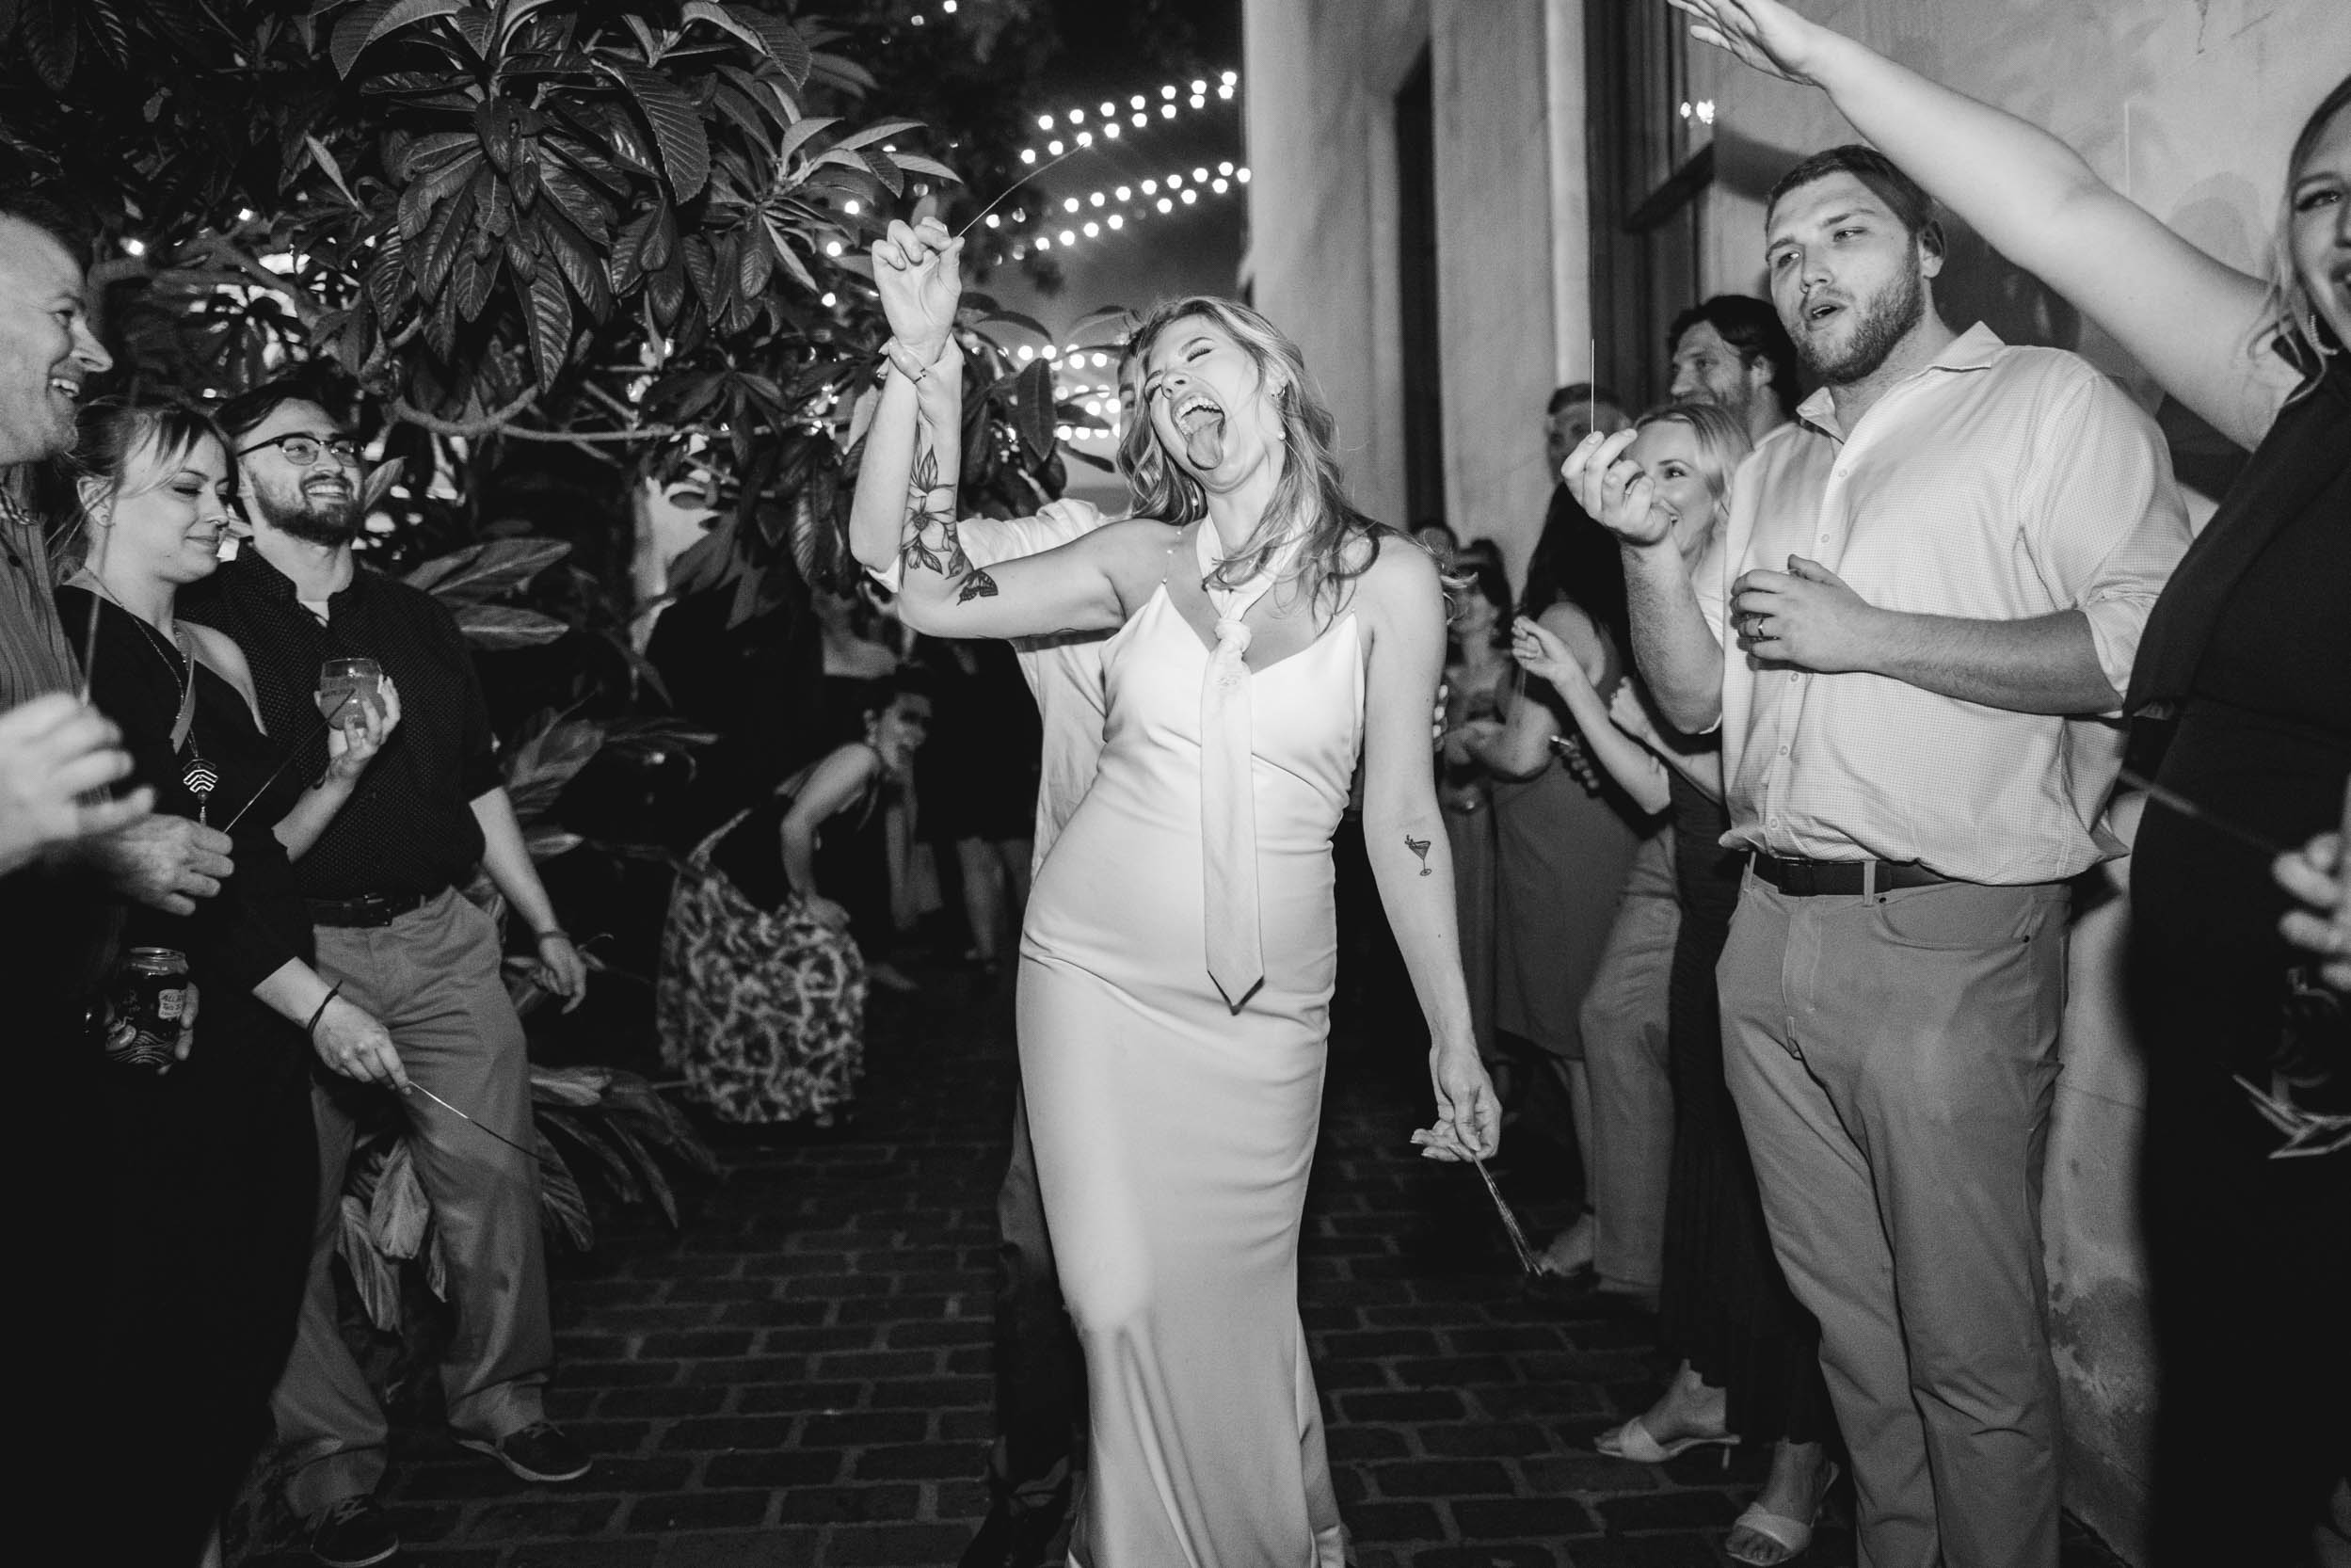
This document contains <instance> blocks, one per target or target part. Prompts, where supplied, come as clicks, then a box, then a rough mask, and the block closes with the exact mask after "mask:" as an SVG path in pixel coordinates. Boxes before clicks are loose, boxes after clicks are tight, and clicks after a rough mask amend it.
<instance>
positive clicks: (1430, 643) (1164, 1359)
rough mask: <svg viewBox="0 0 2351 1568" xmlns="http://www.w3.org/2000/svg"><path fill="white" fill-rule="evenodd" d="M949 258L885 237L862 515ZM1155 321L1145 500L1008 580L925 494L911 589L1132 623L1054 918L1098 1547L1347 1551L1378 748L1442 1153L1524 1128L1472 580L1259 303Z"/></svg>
mask: <svg viewBox="0 0 2351 1568" xmlns="http://www.w3.org/2000/svg"><path fill="white" fill-rule="evenodd" d="M943 250H944V251H945V252H946V253H947V254H948V255H952V248H949V247H948V245H947V241H946V236H945V233H944V232H943V231H939V232H936V235H935V237H933V235H932V233H931V232H929V231H926V232H925V234H924V235H917V234H916V233H915V232H913V231H910V230H907V229H905V228H904V226H903V225H892V227H891V230H890V236H889V238H888V240H887V241H885V242H884V244H882V245H881V246H879V247H877V248H876V251H875V274H876V278H877V280H879V282H880V285H881V288H882V290H883V296H884V301H885V305H886V308H888V309H889V311H890V314H891V319H892V323H893V325H894V326H896V327H897V328H898V329H899V331H900V332H901V334H902V340H901V342H899V343H898V344H893V352H892V363H893V365H895V367H896V369H895V371H894V372H893V374H892V376H891V378H890V379H889V380H888V382H887V383H886V385H885V388H884V392H883V396H882V404H881V408H880V409H879V411H878V412H877V414H876V416H875V422H874V428H873V432H872V435H871V436H869V438H868V440H869V445H868V449H867V454H866V459H865V468H864V471H863V472H861V473H860V475H859V481H858V483H859V491H860V503H861V504H865V503H868V502H872V503H875V504H884V505H888V506H890V507H893V508H896V507H900V506H903V505H904V496H905V493H906V491H905V486H906V477H907V474H908V473H909V472H910V470H911V467H912V463H913V455H914V446H915V439H916V431H915V428H914V426H915V401H916V400H915V395H914V392H915V389H914V385H913V379H914V378H919V377H920V376H927V375H929V374H933V367H932V365H931V364H929V363H921V362H911V361H913V360H915V358H916V357H915V356H912V355H910V354H908V353H907V351H906V349H905V346H904V338H905V337H908V336H911V337H914V338H916V339H918V340H919V341H922V342H925V343H927V344H938V343H941V342H943V341H944V340H945V338H946V335H947V328H949V327H951V326H952V321H953V315H952V309H953V304H954V298H953V290H952V287H934V286H933V284H934V283H935V282H936V281H938V274H937V269H938V268H939V266H940V265H941V264H942V251H943ZM1128 348H1129V352H1128V357H1127V360H1126V368H1125V371H1124V378H1125V379H1126V380H1127V382H1128V387H1127V392H1128V402H1127V404H1126V408H1127V409H1128V415H1127V418H1128V424H1127V426H1126V431H1125V438H1124V440H1123V443H1122V448H1121V461H1122V466H1123V468H1124V469H1125V471H1126V472H1127V474H1128V479H1129V482H1130V484H1132V486H1133V487H1134V489H1135V492H1136V495H1137V497H1138V505H1137V508H1136V510H1137V514H1138V517H1137V519H1136V520H1131V521H1128V522H1120V523H1112V524H1111V525H1109V526H1108V527H1105V528H1103V529H1101V530H1099V531H1098V532H1096V533H1094V534H1091V535H1089V536H1086V537H1085V538H1083V539H1080V540H1079V541H1078V542H1076V543H1073V544H1069V545H1065V546H1064V547H1062V548H1061V549H1059V550H1055V551H1050V552H1047V553H1045V554H1041V555H1035V556H1031V557H1029V558H1027V559H1024V560H1017V561H1009V562H1004V563H1001V564H999V565H996V566H992V567H990V568H986V569H985V570H981V569H979V568H974V567H973V566H972V565H971V564H970V562H969V561H968V558H967V557H965V555H964V553H963V552H962V550H961V548H960V546H959V544H958V543H957V540H956V537H955V534H954V529H953V525H952V512H950V513H948V514H947V515H946V516H945V517H944V518H939V517H933V516H928V515H918V517H917V518H916V520H915V521H916V525H917V526H916V529H915V531H914V533H913V535H912V536H911V538H910V539H909V541H908V544H907V548H906V552H905V560H906V564H907V570H906V572H905V577H904V592H903V594H902V596H901V600H900V603H901V607H902V613H903V614H904V616H905V618H906V620H907V622H908V624H910V625H912V626H915V627H916V628H918V629H920V630H923V631H927V632H933V633H935V634H937V635H943V636H957V637H969V636H992V637H1018V636H1032V635H1037V634H1041V633H1050V632H1058V631H1063V630H1070V631H1087V630H1107V631H1112V632H1114V633H1115V634H1114V635H1113V636H1112V638H1111V639H1110V641H1109V642H1108V643H1107V644H1106V645H1105V650H1104V654H1103V668H1104V678H1105V682H1106V695H1107V696H1108V703H1109V706H1108V712H1107V720H1106V731H1105V736H1104V742H1103V750H1102V758H1101V766H1100V770H1099V772H1098V773H1097V774H1096V777H1095V781H1094V785H1093V788H1092V789H1091V790H1090V791H1089V792H1088V793H1087V795H1086V798H1085V800H1084V802H1083V804H1081V805H1080V807H1079V808H1078V810H1077V812H1076V814H1075V815H1074V816H1073V817H1072V818H1071V819H1070V822H1069V824H1068V826H1067V828H1066V829H1065V830H1064V832H1063V834H1062V836H1061V838H1060V839H1059V840H1057V841H1056V843H1055V844H1054V847H1053V850H1052V852H1051V854H1049V855H1048V856H1047V857H1046V860H1045V864H1044V867H1043V869H1042V871H1041V872H1039V874H1038V877H1037V883H1036V888H1035V890H1034V892H1033V894H1032V897H1031V900H1030V904H1029V914H1028V920H1027V924H1026V927H1025V929H1024V931H1023V933H1022V938H1021V972H1020V981H1019V1015H1020V1023H1019V1035H1020V1050H1021V1077H1022V1081H1023V1083H1024V1085H1025V1088H1026V1091H1027V1095H1028V1109H1029V1126H1030V1130H1031V1132H1032V1136H1033V1138H1034V1142H1035V1148H1036V1161H1037V1173H1038V1176H1039V1178H1040V1180H1041V1182H1042V1185H1043V1188H1044V1194H1045V1207H1046V1212H1047V1215H1048V1220H1049V1222H1050V1224H1051V1227H1052V1234H1053V1245H1054V1251H1055V1254H1056V1256H1057V1258H1058V1260H1059V1264H1060V1270H1061V1275H1062V1284H1063V1288H1064V1290H1065V1291H1066V1293H1067V1296H1068V1300H1069V1306H1070V1311H1071V1315H1072V1317H1073V1319H1074V1320H1075V1321H1076V1323H1077V1327H1078V1332H1079V1337H1080V1342H1081V1343H1082V1345H1083V1347H1084V1351H1085V1357H1086V1371H1087V1384H1088V1390H1089V1400H1090V1411H1089V1416H1090V1419H1089V1439H1090V1444H1091V1452H1090V1458H1089V1463H1088V1467H1087V1472H1086V1480H1085V1489H1086V1490H1085V1496H1084V1500H1083V1502H1082V1505H1081V1511H1080V1522H1079V1525H1078V1530H1077V1535H1076V1537H1075V1539H1074V1540H1073V1542H1072V1545H1071V1552H1072V1556H1073V1560H1081V1561H1090V1562H1096V1563H1100V1564H1104V1565H1105V1568H1128V1565H1137V1568H1140V1565H1145V1564H1150V1565H1158V1564H1169V1563H1179V1562H1200V1563H1210V1562H1214V1563H1244V1562H1247V1563H1261V1562H1285V1563H1307V1562H1314V1563H1321V1564H1326V1565H1333V1568H1335V1565H1336V1564H1338V1563H1340V1562H1341V1561H1343V1560H1344V1553H1345V1540H1344V1532H1343V1530H1342V1528H1341V1526H1340V1523H1339V1517H1338V1509H1337V1503H1336V1498H1335V1494H1334V1491H1333V1487H1332V1483H1331V1475H1330V1466H1329V1461H1328V1458H1327V1456H1326V1454H1325V1452H1324V1447H1323V1440H1322V1432H1321V1420H1320V1413H1319V1405H1318V1402H1317V1397H1316V1394H1315V1388H1314V1378H1313V1375H1312V1373H1311V1371H1310V1370H1309V1368H1308V1367H1307V1362H1306V1346H1305V1336H1304V1333H1303V1328H1302V1326H1301V1324H1300V1321H1299V1316H1298V1236H1299V1229H1300V1226H1301V1224H1302V1223H1303V1205H1304V1198H1305V1185H1306V1176H1307V1171H1308V1169H1309V1167H1310V1166H1311V1164H1312V1161H1313V1152H1314V1143H1315V1133H1316V1128H1317V1121H1318V1117H1319V1104H1320V1096H1321V1087H1322V1076H1323V1064H1324V1057H1325V1047H1326V1044H1327V1031H1328V1022H1329V1008H1330V999H1331V986H1332V979H1333V971H1334V967H1335V958H1336V952H1337V936H1336V928H1335V910H1334V904H1333V897H1332V859H1331V838H1332V834H1333V832H1334V830H1335V828H1336V827H1337V825H1338V821H1339V815H1340V813H1341V811H1342V810H1344V809H1345V808H1346V806H1347V800H1348V793H1349V784H1350V781H1351V777H1352V776H1353V774H1354V772H1355V765H1356V761H1357V760H1358V758H1359V757H1360V758H1361V759H1362V760H1363V764H1364V768H1365V770H1366V783H1365V801H1364V824H1365V837H1366V840H1367V843H1368V846H1369V854H1370V856H1371V861H1372V869H1373V872H1374V873H1375V875H1376V876H1377V878H1378V880H1379V886H1380V890H1381V895H1382V901H1383V904H1384V905H1385V906H1386V910H1387V914H1388V920H1389V923H1390V925H1391V926H1392V927H1393V929H1394V931H1395V933H1396V936H1397V941H1398V945H1399V948H1400V949H1401V951H1402V952H1403V955H1404V961H1405V964H1406V967H1407V968H1408V969H1409V970H1410V971H1411V974H1412V978H1413V981H1414V984H1415V989H1416V991H1417V992H1418V994H1419V996H1420V999H1421V1002H1422V1007H1423V1010H1424V1012H1425V1013H1426V1015H1427V1016H1428V1019H1429V1025H1430V1033H1431V1038H1432V1041H1433V1044H1432V1046H1431V1052H1430V1072H1431V1080H1433V1083H1434V1087H1435V1090H1436V1095H1437V1101H1438V1120H1437V1122H1436V1125H1435V1126H1434V1127H1433V1128H1428V1129H1425V1130H1423V1131H1420V1132H1416V1133H1415V1134H1414V1142H1415V1144H1419V1145H1420V1147H1421V1149H1422V1152H1423V1153H1424V1154H1426V1155H1428V1156H1430V1157H1431V1158H1435V1159H1443V1160H1467V1159H1471V1158H1476V1157H1480V1156H1483V1155H1485V1154H1488V1153H1491V1152H1492V1151H1493V1149H1494V1147H1495V1143H1496V1132H1497V1128H1498V1124H1499V1121H1500V1116H1499V1112H1498V1108H1497V1107H1496V1106H1495V1102H1494V1098H1493V1090H1492V1087H1491V1085H1490V1084H1489V1083H1488V1082H1487V1080H1486V1075H1485V1071H1484V1068H1483V1067H1482V1066H1481V1065H1480V1064H1479V1060H1478V1052H1477V1044H1476V1040H1475V1038H1474V1036H1473V1035H1472V1033H1471V1031H1470V1025H1469V1006H1468V999H1467V996H1466V994H1465V991H1464V988H1463V983H1462V975H1461V961H1460V957H1459V953H1458V951H1457V948H1456V939H1455V931H1454V910H1453V885H1452V877H1451V854H1450V850H1449V847H1448V845H1447V838H1446V831H1445V824H1444V820H1443V818H1442V816H1441V815H1440V813H1439V811H1438V809H1437V803H1436V790H1435V780H1434V777H1433V774H1432V770H1431V766H1430V757H1429V728H1428V727H1429V712H1430V708H1431V704H1432V703H1433V701H1434V700H1435V696H1436V688H1437V680H1438V677H1439V675H1440V673H1441V671H1442V669H1443V665H1444V658H1445V606H1444V593H1443V588H1442V585H1441V584H1440V581H1439V578H1438V575H1437V569H1436V568H1435V566H1434V565H1433V564H1432V563H1431V561H1430V559H1429V557H1428V554H1427V552H1424V551H1422V550H1420V549H1418V548H1417V547H1415V546H1414V545H1412V544H1411V543H1410V542H1409V541H1408V540H1405V539H1403V538H1402V537H1401V536H1398V535H1395V534H1393V533H1391V532H1390V531H1388V530H1385V529H1383V528H1380V527H1378V526H1376V525H1375V524H1373V523H1371V522H1369V521H1368V520H1366V519H1365V518H1364V517H1363V516H1362V515H1361V514H1360V513H1358V512H1357V511H1355V509H1354V508H1353V507H1352V506H1351V504H1349V503H1348V501H1347V499H1346V495H1345V492H1344V489H1343V488H1342V487H1341V485H1340V482H1339V478H1338V466H1337V463H1336V460H1335V456H1333V425H1332V421H1331V416H1330V414H1329V412H1328V411H1327V410H1326V409H1325V408H1323V406H1322V404H1321V402H1320V400H1319V398H1318V397H1317V396H1316V395H1315V392H1314V391H1313V388H1312V386H1311V384H1310V382H1309V381H1308V379H1307V376H1306V370H1305V365H1304V363H1303V360H1302V359H1301V357H1300V355H1299V352H1298V350H1297V347H1296V346H1295V345H1294V344H1291V343H1290V342H1289V341H1288V340H1287V338H1285V337H1284V336H1282V334H1281V333H1280V332H1279V331H1277V330H1276V329H1274V328H1273V327H1272V326H1271V324H1269V323H1268V322H1267V321H1266V320H1265V319H1264V318H1263V317H1262V316H1259V315H1258V314H1257V313H1256V312H1254V311H1251V310H1249V309H1247V308H1246V307H1243V306H1239V305H1236V304H1234V303H1232V302H1230V301H1227V300H1222V299H1211V298H1202V297H1194V298H1188V299H1178V300H1174V301H1170V302H1168V303H1166V304H1163V305H1160V307H1158V308H1157V309H1155V310H1153V311H1152V312H1150V313H1149V315H1148V316H1147V317H1146V318H1145V319H1144V321H1143V323H1142V324H1141V325H1140V326H1139V327H1138V328H1136V329H1135V332H1134V334H1133V336H1132V338H1131V339H1130V340H1129V344H1128ZM901 358H904V359H906V360H909V361H910V362H907V363H900V362H899V360H900V359H901ZM1169 523H1173V524H1176V531H1175V532H1174V533H1173V534H1172V535H1171V532H1170V529H1169V528H1168V526H1166V525H1167V524H1169Z"/></svg>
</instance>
